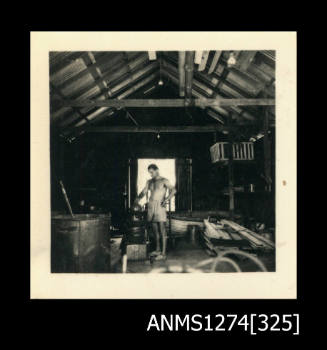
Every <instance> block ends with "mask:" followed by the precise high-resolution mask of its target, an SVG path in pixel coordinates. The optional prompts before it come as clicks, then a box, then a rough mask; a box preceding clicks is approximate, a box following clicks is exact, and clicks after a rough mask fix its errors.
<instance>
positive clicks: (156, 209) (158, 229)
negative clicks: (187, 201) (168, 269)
mask: <svg viewBox="0 0 327 350" xmlns="http://www.w3.org/2000/svg"><path fill="white" fill-rule="evenodd" d="M148 171H149V174H150V176H151V180H148V181H147V182H146V184H145V187H144V189H143V190H142V191H141V193H140V194H139V195H138V196H137V197H136V199H135V202H136V203H138V202H139V200H140V199H141V198H143V197H144V196H145V195H146V194H147V193H148V191H150V192H151V195H150V199H149V203H148V216H147V220H148V222H151V223H152V229H153V232H154V234H155V237H156V250H155V251H154V252H153V253H152V255H155V260H164V259H166V248H167V233H166V221H167V214H166V207H165V206H166V204H167V203H168V202H169V201H170V199H171V198H172V197H173V196H174V195H175V194H176V189H175V187H174V186H173V185H172V184H171V183H170V182H169V181H168V180H167V179H165V178H164V177H162V176H160V174H159V168H158V167H157V166H156V164H150V165H149V166H148ZM167 189H168V191H169V194H168V197H166V192H167ZM160 236H161V239H162V250H160Z"/></svg>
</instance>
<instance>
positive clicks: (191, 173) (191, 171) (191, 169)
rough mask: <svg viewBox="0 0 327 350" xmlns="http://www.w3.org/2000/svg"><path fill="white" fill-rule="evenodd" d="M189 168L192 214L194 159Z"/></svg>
mask: <svg viewBox="0 0 327 350" xmlns="http://www.w3.org/2000/svg"><path fill="white" fill-rule="evenodd" d="M189 167H190V211H191V213H192V211H193V184H192V182H193V179H192V177H193V166H192V159H189Z"/></svg>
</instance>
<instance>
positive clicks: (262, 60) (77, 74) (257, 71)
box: [49, 51, 275, 132]
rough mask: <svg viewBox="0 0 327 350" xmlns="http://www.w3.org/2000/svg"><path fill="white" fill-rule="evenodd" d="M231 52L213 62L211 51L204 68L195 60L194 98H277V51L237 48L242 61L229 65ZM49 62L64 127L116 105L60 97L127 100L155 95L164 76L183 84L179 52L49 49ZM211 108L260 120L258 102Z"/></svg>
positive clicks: (54, 113)
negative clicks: (66, 103)
mask: <svg viewBox="0 0 327 350" xmlns="http://www.w3.org/2000/svg"><path fill="white" fill-rule="evenodd" d="M229 54H230V53H229V52H228V51H222V52H221V54H220V56H219V60H218V62H217V63H216V66H215V67H214V63H213V62H214V56H215V52H214V51H210V52H209V55H208V60H207V62H206V64H205V66H204V69H203V70H202V69H201V71H199V70H198V68H199V67H198V66H197V65H195V67H194V76H193V87H192V95H193V96H194V97H195V98H201V97H216V96H218V97H219V96H220V97H227V98H228V97H230V98H233V97H234V98H242V97H244V98H252V97H259V96H262V94H263V93H265V94H266V95H267V96H269V97H270V98H274V97H275V52H274V51H256V52H249V51H239V52H236V53H235V57H237V60H239V62H242V64H241V63H240V64H239V65H238V64H236V65H235V66H234V67H232V68H229V67H227V60H228V58H229ZM217 57H218V56H217ZM249 57H250V59H249ZM247 59H248V61H246V60H247ZM49 63H50V83H51V89H50V101H51V106H50V107H51V108H50V110H51V122H52V123H53V124H55V125H56V126H58V127H59V129H60V130H62V131H63V132H64V131H65V130H66V129H67V128H69V130H71V127H72V126H73V127H80V126H81V125H84V124H86V123H87V121H89V122H92V123H96V122H97V121H99V120H102V119H103V118H104V117H105V116H108V115H111V114H112V112H113V111H114V108H111V107H101V108H100V107H93V106H88V107H62V106H60V103H59V104H58V101H59V100H62V99H65V98H69V99H76V100H81V101H82V100H84V99H102V100H103V99H110V98H117V99H123V98H127V97H129V96H131V95H133V94H136V93H137V92H138V91H140V90H142V89H147V94H150V93H153V92H154V91H156V90H157V89H158V84H157V81H158V80H159V79H161V78H164V79H165V80H166V81H165V83H166V86H168V85H170V86H172V87H173V88H174V89H175V90H176V91H177V90H178V86H179V72H178V52H176V51H175V52H169V51H165V52H157V53H156V59H155V60H149V55H148V53H147V52H128V51H126V52H50V54H49ZM244 67H245V68H244ZM202 68H203V67H202ZM213 68H214V69H213ZM160 89H161V90H160V91H164V89H162V88H160ZM144 91H145V90H144ZM143 96H144V95H143ZM177 96H178V95H177ZM147 98H148V96H147ZM206 110H207V112H208V115H211V118H213V117H212V116H213V115H214V116H216V117H217V118H215V119H216V121H215V122H219V120H224V118H225V117H226V116H228V114H229V112H230V111H232V112H234V113H236V114H238V115H239V118H240V119H244V120H245V121H251V122H255V121H260V118H259V115H260V113H261V110H260V108H259V107H254V106H242V107H230V108H222V107H212V108H207V109H206ZM209 112H210V113H209ZM273 115H274V108H272V116H273ZM219 118H222V119H219ZM212 120H214V119H212ZM272 123H273V121H272Z"/></svg>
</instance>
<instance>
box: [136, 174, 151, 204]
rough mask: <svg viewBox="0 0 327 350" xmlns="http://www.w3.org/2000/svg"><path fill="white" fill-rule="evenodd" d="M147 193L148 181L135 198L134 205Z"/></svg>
mask: <svg viewBox="0 0 327 350" xmlns="http://www.w3.org/2000/svg"><path fill="white" fill-rule="evenodd" d="M148 191H149V180H148V181H147V182H146V184H145V187H144V188H143V190H142V191H141V192H140V194H139V195H138V196H136V198H135V203H138V202H139V201H140V200H141V199H142V198H143V197H144V196H145V195H146V193H147V192H148Z"/></svg>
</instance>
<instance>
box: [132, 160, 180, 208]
mask: <svg viewBox="0 0 327 350" xmlns="http://www.w3.org/2000/svg"><path fill="white" fill-rule="evenodd" d="M152 163H154V164H156V165H157V166H158V168H159V172H160V175H161V176H162V177H165V178H166V179H168V180H169V181H170V183H171V184H172V185H174V186H175V185H176V169H175V167H176V160H175V159H138V163H137V169H138V170H137V193H140V192H141V191H142V189H143V188H144V186H145V184H146V182H147V180H149V179H150V178H151V177H150V175H149V172H148V166H149V165H150V164H152ZM149 195H150V194H149ZM145 203H146V198H145V197H143V198H142V200H141V201H140V204H141V205H143V204H145ZM171 211H175V197H174V198H173V199H172V200H171Z"/></svg>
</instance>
